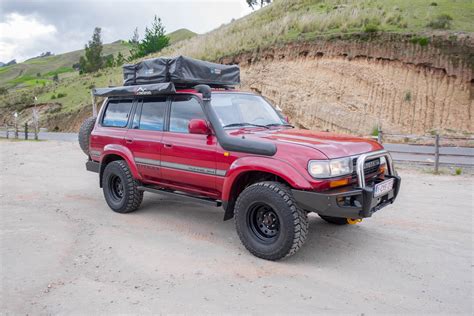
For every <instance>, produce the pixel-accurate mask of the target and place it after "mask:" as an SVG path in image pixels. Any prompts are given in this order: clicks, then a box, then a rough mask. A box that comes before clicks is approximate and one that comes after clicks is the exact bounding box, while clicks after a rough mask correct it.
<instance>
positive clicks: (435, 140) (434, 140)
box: [374, 128, 474, 173]
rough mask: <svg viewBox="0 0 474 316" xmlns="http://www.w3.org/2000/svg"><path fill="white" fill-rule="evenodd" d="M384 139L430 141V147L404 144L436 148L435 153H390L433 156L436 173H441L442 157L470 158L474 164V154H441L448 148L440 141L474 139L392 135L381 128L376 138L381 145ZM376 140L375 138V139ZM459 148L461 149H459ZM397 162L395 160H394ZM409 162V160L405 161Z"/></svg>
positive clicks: (469, 139) (472, 139) (468, 138)
mask: <svg viewBox="0 0 474 316" xmlns="http://www.w3.org/2000/svg"><path fill="white" fill-rule="evenodd" d="M384 137H387V138H388V137H395V138H403V139H408V140H410V139H412V140H429V141H432V144H430V145H426V144H424V145H419V144H415V143H406V142H405V143H404V144H406V145H419V146H427V147H428V146H432V147H434V150H433V152H427V151H420V152H416V151H396V150H395V151H393V150H391V151H390V152H392V153H400V154H410V155H430V154H431V155H433V158H434V161H433V166H434V172H435V173H438V172H439V166H440V157H441V156H443V157H465V158H470V159H473V162H474V154H470V153H467V154H462V153H442V152H440V148H441V149H446V148H448V147H441V146H440V141H441V140H453V141H459V140H461V141H472V142H474V137H458V136H443V135H439V134H435V135H433V136H419V135H410V134H390V133H384V132H383V131H382V130H381V129H380V128H379V129H378V135H377V136H376V138H377V141H378V142H379V143H382V142H383V140H384ZM374 138H375V137H374ZM458 148H459V147H458ZM463 148H468V147H463ZM394 160H395V159H394ZM404 161H407V160H404ZM413 162H418V161H413Z"/></svg>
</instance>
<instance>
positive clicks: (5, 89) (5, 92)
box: [0, 87, 8, 95]
mask: <svg viewBox="0 0 474 316" xmlns="http://www.w3.org/2000/svg"><path fill="white" fill-rule="evenodd" d="M7 93H8V89H7V88H5V87H1V88H0V95H4V94H7Z"/></svg>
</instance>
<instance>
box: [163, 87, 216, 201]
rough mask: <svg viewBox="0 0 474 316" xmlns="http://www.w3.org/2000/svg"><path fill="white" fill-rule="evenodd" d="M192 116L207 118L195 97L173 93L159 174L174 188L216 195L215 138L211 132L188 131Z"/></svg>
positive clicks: (193, 117)
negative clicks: (191, 132)
mask: <svg viewBox="0 0 474 316" xmlns="http://www.w3.org/2000/svg"><path fill="white" fill-rule="evenodd" d="M191 119H206V117H205V115H204V112H203V111H202V108H201V104H200V103H199V101H198V99H197V98H196V97H195V96H193V95H176V96H173V97H172V101H171V107H170V116H169V123H168V125H169V127H168V131H166V132H164V133H163V141H162V142H163V148H162V151H161V167H162V169H161V172H162V178H163V180H164V181H166V182H167V183H168V184H171V185H174V186H175V187H176V188H177V189H183V190H185V191H191V192H194V193H197V194H204V195H207V196H212V197H215V196H217V195H218V193H217V191H216V176H218V175H217V171H216V149H217V140H216V137H215V136H214V135H200V134H189V132H188V123H189V121H190V120H191Z"/></svg>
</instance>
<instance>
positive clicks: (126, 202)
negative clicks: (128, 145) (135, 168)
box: [102, 160, 143, 213]
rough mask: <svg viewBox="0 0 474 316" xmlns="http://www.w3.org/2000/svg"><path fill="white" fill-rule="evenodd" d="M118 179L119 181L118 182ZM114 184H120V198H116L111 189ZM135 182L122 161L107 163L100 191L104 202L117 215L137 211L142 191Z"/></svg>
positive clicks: (114, 191)
mask: <svg viewBox="0 0 474 316" xmlns="http://www.w3.org/2000/svg"><path fill="white" fill-rule="evenodd" d="M118 179H119V180H118ZM112 181H113V182H114V183H115V184H116V182H118V181H119V182H120V183H121V184H122V196H121V197H120V196H118V194H117V192H116V190H115V189H113V188H112V186H113V185H114V183H111V182H112ZM138 185H139V183H138V181H136V180H135V179H134V178H133V176H132V173H131V172H130V168H129V167H128V165H127V163H126V162H125V161H123V160H116V161H112V162H111V163H109V164H108V165H107V166H106V167H105V170H104V174H103V177H102V189H103V192H104V197H105V201H106V202H107V204H108V205H109V207H110V208H111V209H112V210H113V211H114V212H117V213H130V212H133V211H135V210H137V209H138V208H139V207H140V204H141V203H142V201H143V191H140V190H138Z"/></svg>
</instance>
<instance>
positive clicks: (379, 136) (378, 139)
mask: <svg viewBox="0 0 474 316" xmlns="http://www.w3.org/2000/svg"><path fill="white" fill-rule="evenodd" d="M382 140H383V132H382V128H381V127H380V126H379V127H378V128H377V141H378V142H379V143H380V144H382Z"/></svg>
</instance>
